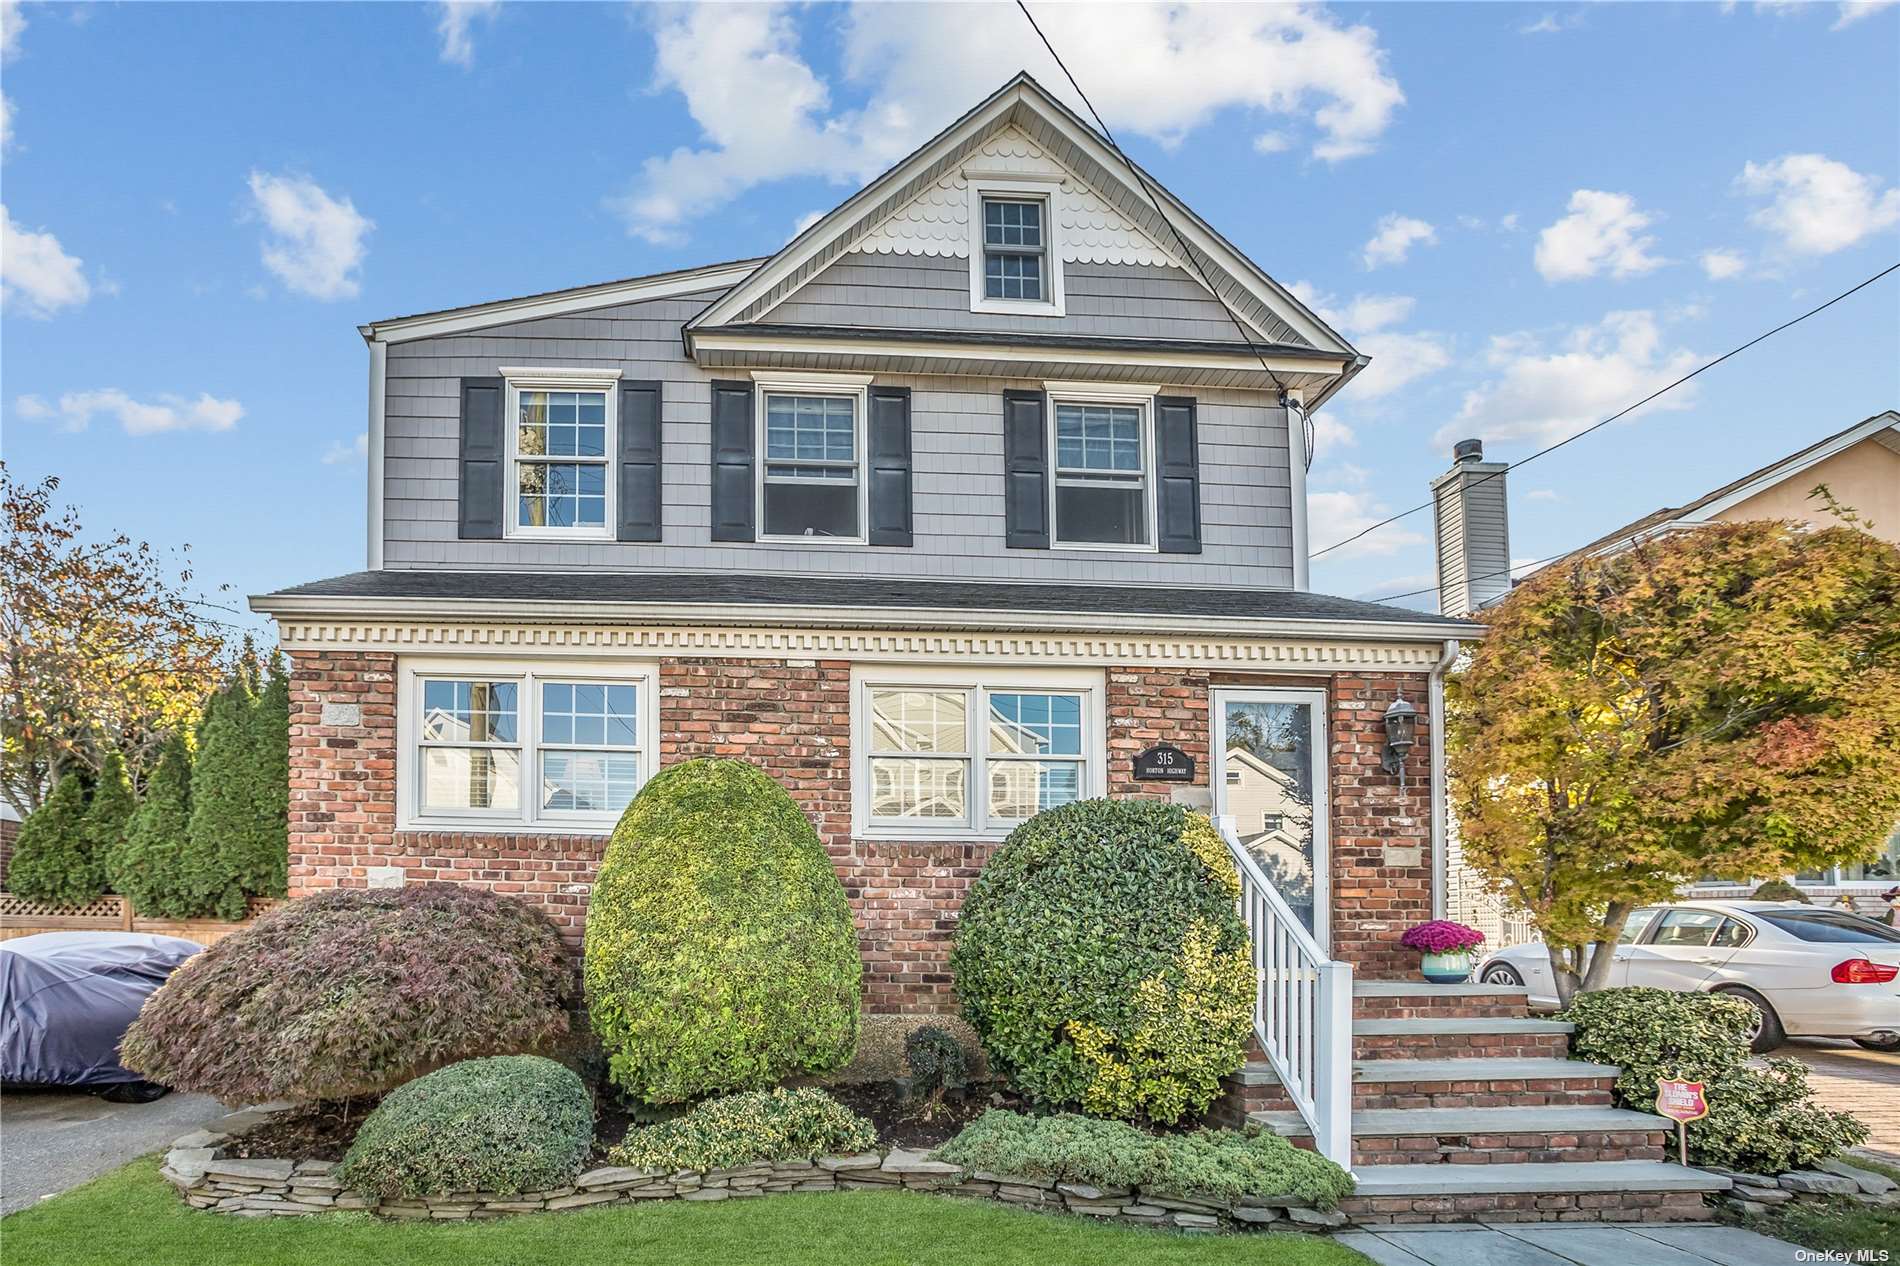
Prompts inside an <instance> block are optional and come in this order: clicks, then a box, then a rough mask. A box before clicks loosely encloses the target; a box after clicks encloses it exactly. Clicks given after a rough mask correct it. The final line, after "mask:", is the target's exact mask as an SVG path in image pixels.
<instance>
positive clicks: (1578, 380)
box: [1432, 311, 1696, 445]
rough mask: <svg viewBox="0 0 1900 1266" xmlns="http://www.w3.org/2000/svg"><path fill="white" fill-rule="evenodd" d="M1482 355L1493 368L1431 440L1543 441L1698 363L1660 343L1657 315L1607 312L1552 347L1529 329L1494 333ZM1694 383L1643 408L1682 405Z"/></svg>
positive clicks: (1582, 425)
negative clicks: (1485, 352)
mask: <svg viewBox="0 0 1900 1266" xmlns="http://www.w3.org/2000/svg"><path fill="white" fill-rule="evenodd" d="M1486 360H1487V362H1488V363H1489V364H1490V366H1491V367H1492V369H1493V370H1494V371H1495V373H1494V375H1493V377H1492V378H1491V379H1490V380H1489V381H1488V382H1485V383H1483V384H1482V385H1480V386H1479V387H1477V388H1475V389H1474V390H1472V391H1469V392H1467V393H1466V394H1465V398H1464V404H1463V406H1462V407H1461V408H1460V409H1459V411H1458V416H1457V419H1456V420H1455V421H1453V422H1451V423H1449V424H1447V425H1446V426H1443V427H1441V428H1439V431H1438V433H1437V435H1436V436H1435V437H1434V438H1433V441H1432V442H1433V443H1434V444H1439V445H1443V444H1449V443H1451V442H1452V441H1453V440H1455V439H1462V438H1464V437H1465V436H1477V437H1478V438H1480V439H1484V440H1527V441H1532V442H1535V443H1538V444H1549V443H1553V442H1555V441H1557V440H1561V439H1565V438H1567V437H1569V436H1572V435H1575V434H1576V433H1577V432H1579V431H1581V430H1583V429H1584V428H1585V427H1587V426H1589V425H1591V424H1592V423H1595V422H1599V421H1601V420H1602V419H1604V418H1606V417H1608V416H1609V415H1611V414H1612V413H1616V412H1617V411H1619V410H1621V409H1624V408H1627V407H1628V406H1629V405H1631V404H1633V403H1634V402H1636V401H1637V400H1640V399H1641V398H1642V397H1644V396H1646V395H1648V394H1649V393H1650V392H1652V391H1655V390H1656V389H1657V388H1659V387H1661V386H1663V385H1664V384H1666V383H1668V382H1670V381H1672V380H1674V379H1676V378H1680V377H1681V376H1682V375H1683V374H1685V373H1687V372H1688V371H1689V370H1691V369H1693V368H1694V367H1695V364H1696V356H1695V353H1694V352H1691V351H1689V350H1688V349H1686V348H1666V347H1665V346H1664V340H1663V334H1662V328H1661V326H1660V325H1659V324H1658V322H1657V320H1656V317H1655V314H1654V313H1652V312H1647V311H1634V312H1612V313H1610V314H1609V315H1607V316H1605V317H1604V318H1603V319H1602V320H1601V321H1599V322H1598V323H1597V324H1595V325H1585V326H1578V327H1576V328H1574V329H1572V330H1570V331H1568V333H1567V334H1566V335H1565V336H1564V337H1563V338H1562V339H1560V340H1558V341H1557V342H1556V344H1555V346H1548V345H1546V342H1545V340H1544V339H1542V338H1540V337H1539V336H1537V335H1535V334H1530V333H1517V334H1505V335H1500V336H1498V337H1496V338H1494V339H1492V340H1491V347H1490V350H1489V352H1488V353H1487V355H1486ZM1694 400H1695V384H1694V383H1690V384H1687V385H1685V386H1682V387H1678V388H1676V389H1675V390H1674V391H1672V392H1670V393H1669V394H1668V395H1666V396H1664V397H1663V398H1662V399H1660V400H1658V401H1656V402H1655V403H1654V404H1651V405H1648V406H1646V407H1645V409H1644V410H1641V411H1639V412H1637V413H1636V414H1633V415H1631V416H1632V417H1641V416H1643V413H1645V412H1648V411H1650V410H1675V409H1686V408H1688V407H1689V406H1690V404H1692V403H1693V402H1694Z"/></svg>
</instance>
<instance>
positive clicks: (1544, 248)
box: [1536, 189, 1668, 281]
mask: <svg viewBox="0 0 1900 1266" xmlns="http://www.w3.org/2000/svg"><path fill="white" fill-rule="evenodd" d="M1569 211H1570V214H1569V215H1566V216H1565V217H1563V218H1562V219H1561V220H1558V221H1557V222H1556V223H1555V224H1553V225H1551V226H1550V227H1549V228H1547V229H1545V230H1544V231H1543V232H1542V233H1541V234H1539V235H1538V238H1537V252H1536V260H1537V271H1538V272H1540V273H1542V274H1543V276H1544V280H1545V281H1577V280H1580V279H1582V278H1584V277H1594V276H1596V275H1597V274H1598V273H1602V272H1608V273H1609V274H1610V276H1612V277H1615V278H1618V279H1619V280H1620V279H1622V278H1624V277H1635V276H1639V275H1641V274H1643V273H1646V272H1649V271H1651V270H1652V269H1656V268H1660V267H1662V266H1663V265H1664V264H1665V263H1667V262H1668V261H1667V260H1664V259H1662V258H1660V257H1658V256H1655V255H1652V254H1650V253H1649V252H1650V249H1651V248H1652V247H1654V246H1655V245H1656V239H1655V238H1653V237H1647V236H1644V235H1643V230H1644V229H1646V228H1648V227H1649V226H1650V224H1651V223H1653V222H1654V220H1655V217H1654V216H1652V215H1650V214H1649V213H1648V212H1645V211H1638V210H1637V209H1636V200H1635V199H1634V198H1632V197H1630V196H1629V195H1628V194H1626V193H1603V192H1601V191H1599V190H1596V189H1579V190H1577V191H1576V192H1575V193H1573V194H1571V195H1570V205H1569Z"/></svg>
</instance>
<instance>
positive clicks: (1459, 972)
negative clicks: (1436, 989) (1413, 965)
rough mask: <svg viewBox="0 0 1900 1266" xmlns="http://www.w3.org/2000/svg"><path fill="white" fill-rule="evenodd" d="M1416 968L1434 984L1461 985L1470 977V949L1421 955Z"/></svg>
mask: <svg viewBox="0 0 1900 1266" xmlns="http://www.w3.org/2000/svg"><path fill="white" fill-rule="evenodd" d="M1418 970H1419V974H1420V975H1422V976H1424V977H1425V979H1426V980H1429V981H1430V982H1431V983H1433V984H1434V985H1462V984H1464V983H1465V982H1466V981H1467V980H1470V979H1471V951H1470V950H1455V951H1453V952H1452V953H1450V954H1426V955H1423V956H1422V957H1420V959H1419V960H1418Z"/></svg>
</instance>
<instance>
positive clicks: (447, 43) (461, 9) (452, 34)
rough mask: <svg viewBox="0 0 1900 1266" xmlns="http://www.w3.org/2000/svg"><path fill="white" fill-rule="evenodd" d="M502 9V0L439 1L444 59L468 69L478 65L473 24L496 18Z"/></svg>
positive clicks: (438, 29) (438, 21)
mask: <svg viewBox="0 0 1900 1266" xmlns="http://www.w3.org/2000/svg"><path fill="white" fill-rule="evenodd" d="M500 11H501V0H439V3H437V5H436V17H435V30H436V34H437V35H440V36H441V37H442V60H443V61H445V62H449V63H451V64H453V65H456V66H460V67H461V68H462V69H463V70H467V69H468V68H469V67H470V66H473V65H474V64H475V41H474V40H473V38H471V37H470V35H469V27H470V26H471V25H472V24H473V23H474V22H476V21H477V20H480V21H484V22H486V21H492V20H493V19H494V17H495V14H497V13H498V12H500Z"/></svg>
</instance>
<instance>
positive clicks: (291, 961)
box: [121, 884, 573, 1103]
mask: <svg viewBox="0 0 1900 1266" xmlns="http://www.w3.org/2000/svg"><path fill="white" fill-rule="evenodd" d="M572 973H573V968H572V960H571V959H570V957H569V956H568V952H567V950H566V947H565V946H563V945H562V943H561V937H560V934H559V933H558V932H557V931H556V930H555V928H554V925H553V923H551V922H550V921H549V920H548V917H547V915H545V914H544V913H542V912H541V911H540V910H539V909H537V908H535V907H533V906H530V905H528V904H526V903H525V902H522V901H518V900H516V899H514V898H512V897H504V896H498V895H496V894H494V893H491V892H484V891H481V890H479V889H474V888H463V887H459V886H456V885H451V884H428V885H423V886H419V887H411V888H398V889H339V890H336V891H333V892H325V893H319V894H317V895H316V896H311V897H304V898H302V899H300V900H297V901H291V902H288V903H286V904H284V905H282V906H279V907H278V908H277V909H275V910H272V911H270V912H269V913H267V914H265V915H263V916H261V917H260V918H259V919H258V920H257V921H256V922H255V923H253V924H251V925H250V926H248V927H246V928H243V929H241V930H239V931H237V932H234V933H232V934H231V935H230V936H227V937H225V938H224V939H223V940H220V941H218V942H217V943H216V944H214V945H212V946H211V947H210V948H208V949H207V950H205V952H204V953H202V954H198V955H195V956H194V957H193V958H192V959H191V960H190V961H189V962H188V963H186V964H185V965H184V966H183V967H181V968H180V969H179V970H178V971H177V972H175V973H173V975H172V977H171V979H170V980H168V981H167V982H166V983H165V985H164V986H163V987H162V988H160V989H159V991H158V992H157V993H155V994H153V995H152V997H151V998H150V999H148V1000H147V1001H146V1003H145V1007H144V1009H143V1010H142V1011H140V1013H139V1018H138V1020H137V1021H136V1022H134V1023H133V1025H132V1027H131V1028H130V1029H129V1030H127V1032H126V1035H125V1041H124V1043H123V1045H122V1047H121V1062H123V1063H124V1064H125V1065H126V1067H128V1068H131V1069H134V1070H136V1071H137V1072H138V1073H140V1074H141V1075H142V1076H145V1077H148V1078H150V1079H151V1080H153V1081H156V1082H160V1083H162V1084H164V1085H167V1086H171V1087H172V1088H174V1089H177V1090H190V1091H197V1092H200V1093H204V1094H210V1095H216V1096H217V1097H218V1098H220V1099H222V1100H224V1101H225V1102H227V1103H249V1102H255V1101H259V1100H268V1099H294V1100H311V1099H342V1098H348V1097H350V1096H354V1095H363V1094H373V1093H376V1092H379V1091H383V1090H388V1089H390V1088H392V1087H394V1086H398V1085H401V1084H402V1083H403V1082H405V1081H408V1080H409V1079H410V1078H412V1077H414V1076H416V1075H418V1074H420V1073H424V1072H427V1071H429V1070H430V1069H433V1068H439V1067H441V1066H442V1065H444V1064H449V1063H453V1062H454V1061H456V1060H460V1059H467V1058H469V1057H471V1056H476V1055H494V1054H514V1053H519V1052H525V1051H534V1050H539V1049H541V1048H543V1047H544V1046H546V1045H547V1044H549V1043H551V1042H553V1041H555V1040H556V1039H558V1038H560V1037H561V1036H562V1035H563V1034H565V1033H566V1032H567V1008H568V1006H569V1004H570V1002H571V1000H572V993H573V985H572V982H573V974H572Z"/></svg>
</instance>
